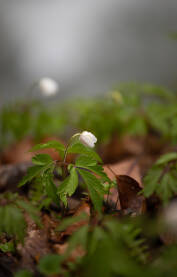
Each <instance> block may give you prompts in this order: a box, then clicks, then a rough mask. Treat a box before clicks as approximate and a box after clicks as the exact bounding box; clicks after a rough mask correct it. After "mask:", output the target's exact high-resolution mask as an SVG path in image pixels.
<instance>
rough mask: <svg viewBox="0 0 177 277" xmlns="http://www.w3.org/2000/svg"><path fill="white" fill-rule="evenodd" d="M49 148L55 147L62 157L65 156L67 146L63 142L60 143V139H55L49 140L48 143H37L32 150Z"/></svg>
mask: <svg viewBox="0 0 177 277" xmlns="http://www.w3.org/2000/svg"><path fill="white" fill-rule="evenodd" d="M47 148H53V149H55V150H56V151H58V152H59V154H60V155H61V157H63V155H64V151H65V146H64V145H63V144H62V143H60V142H59V141H55V140H52V141H49V142H47V143H41V144H37V145H35V146H34V147H33V148H32V149H31V150H30V151H31V152H33V151H37V150H41V149H47Z"/></svg>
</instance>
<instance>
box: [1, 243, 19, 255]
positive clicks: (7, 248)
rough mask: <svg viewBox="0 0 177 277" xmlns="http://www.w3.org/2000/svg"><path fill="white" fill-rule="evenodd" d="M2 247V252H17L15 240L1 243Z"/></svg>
mask: <svg viewBox="0 0 177 277" xmlns="http://www.w3.org/2000/svg"><path fill="white" fill-rule="evenodd" d="M0 249H1V251H2V252H4V253H6V252H15V247H14V243H13V241H9V242H6V243H0Z"/></svg>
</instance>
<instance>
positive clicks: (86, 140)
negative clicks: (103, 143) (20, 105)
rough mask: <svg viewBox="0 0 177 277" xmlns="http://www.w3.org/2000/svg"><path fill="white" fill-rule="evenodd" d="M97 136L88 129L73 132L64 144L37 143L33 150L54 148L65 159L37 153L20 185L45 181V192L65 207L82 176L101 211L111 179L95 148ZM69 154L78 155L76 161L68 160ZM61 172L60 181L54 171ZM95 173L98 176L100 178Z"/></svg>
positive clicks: (55, 142) (56, 142) (43, 182)
mask: <svg viewBox="0 0 177 277" xmlns="http://www.w3.org/2000/svg"><path fill="white" fill-rule="evenodd" d="M96 141H97V139H96V137H95V136H94V135H93V134H92V133H90V132H87V131H84V132H82V133H78V134H75V135H73V136H72V137H71V138H70V140H69V142H68V144H67V146H66V147H65V146H64V145H63V144H62V143H60V142H58V141H49V142H48V143H45V144H38V145H36V146H34V147H33V149H32V150H31V151H37V150H40V149H46V148H52V149H54V150H56V151H58V153H59V155H60V157H62V161H59V160H55V161H54V160H52V158H51V157H50V155H48V154H37V155H35V156H34V157H33V159H32V162H33V164H34V166H32V167H31V168H29V170H28V172H27V175H26V176H25V177H24V178H23V179H22V181H21V182H20V184H19V187H21V186H23V185H25V184H26V183H27V182H31V181H32V180H33V179H37V182H39V184H42V187H43V193H44V195H46V196H47V197H48V198H51V199H52V201H53V202H55V203H56V204H57V205H59V203H60V200H61V201H62V202H63V204H64V206H65V207H67V205H68V197H71V196H72V195H73V194H74V193H75V191H76V189H77V187H78V185H79V183H80V182H79V176H80V177H81V178H82V181H83V183H84V184H85V185H86V187H87V189H88V192H89V197H90V199H91V202H92V203H93V206H94V208H95V210H98V211H100V210H101V207H102V203H103V196H104V194H105V193H106V192H107V191H108V190H107V189H106V188H105V185H104V184H105V182H108V183H109V182H111V181H110V180H109V178H108V177H107V175H106V173H105V172H104V171H103V167H102V165H101V163H102V161H101V158H100V157H99V156H98V154H97V153H96V152H95V151H94V150H93V147H94V145H95V143H96ZM68 154H76V158H75V161H74V162H73V163H68V162H67V155H68ZM56 169H57V172H58V173H60V179H61V181H60V183H58V184H56V182H55V181H54V171H55V170H56ZM96 176H99V178H97V177H96Z"/></svg>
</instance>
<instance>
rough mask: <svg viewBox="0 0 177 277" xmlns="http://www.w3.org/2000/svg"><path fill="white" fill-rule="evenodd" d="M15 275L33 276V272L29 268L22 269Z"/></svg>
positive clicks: (15, 276)
mask: <svg viewBox="0 0 177 277" xmlns="http://www.w3.org/2000/svg"><path fill="white" fill-rule="evenodd" d="M14 277H33V274H32V273H31V272H30V271H27V270H20V271H18V272H17V273H15V275H14Z"/></svg>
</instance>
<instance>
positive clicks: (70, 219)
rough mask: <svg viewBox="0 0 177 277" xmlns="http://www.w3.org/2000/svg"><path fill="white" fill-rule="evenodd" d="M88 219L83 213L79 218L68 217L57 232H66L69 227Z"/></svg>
mask: <svg viewBox="0 0 177 277" xmlns="http://www.w3.org/2000/svg"><path fill="white" fill-rule="evenodd" d="M85 219H88V215H87V214H86V213H81V214H79V215H78V216H72V217H67V218H64V219H63V220H62V221H61V223H60V225H59V226H58V227H57V228H56V231H64V230H65V229H66V228H68V227H69V226H71V225H73V224H75V223H78V222H80V221H82V220H85Z"/></svg>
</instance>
